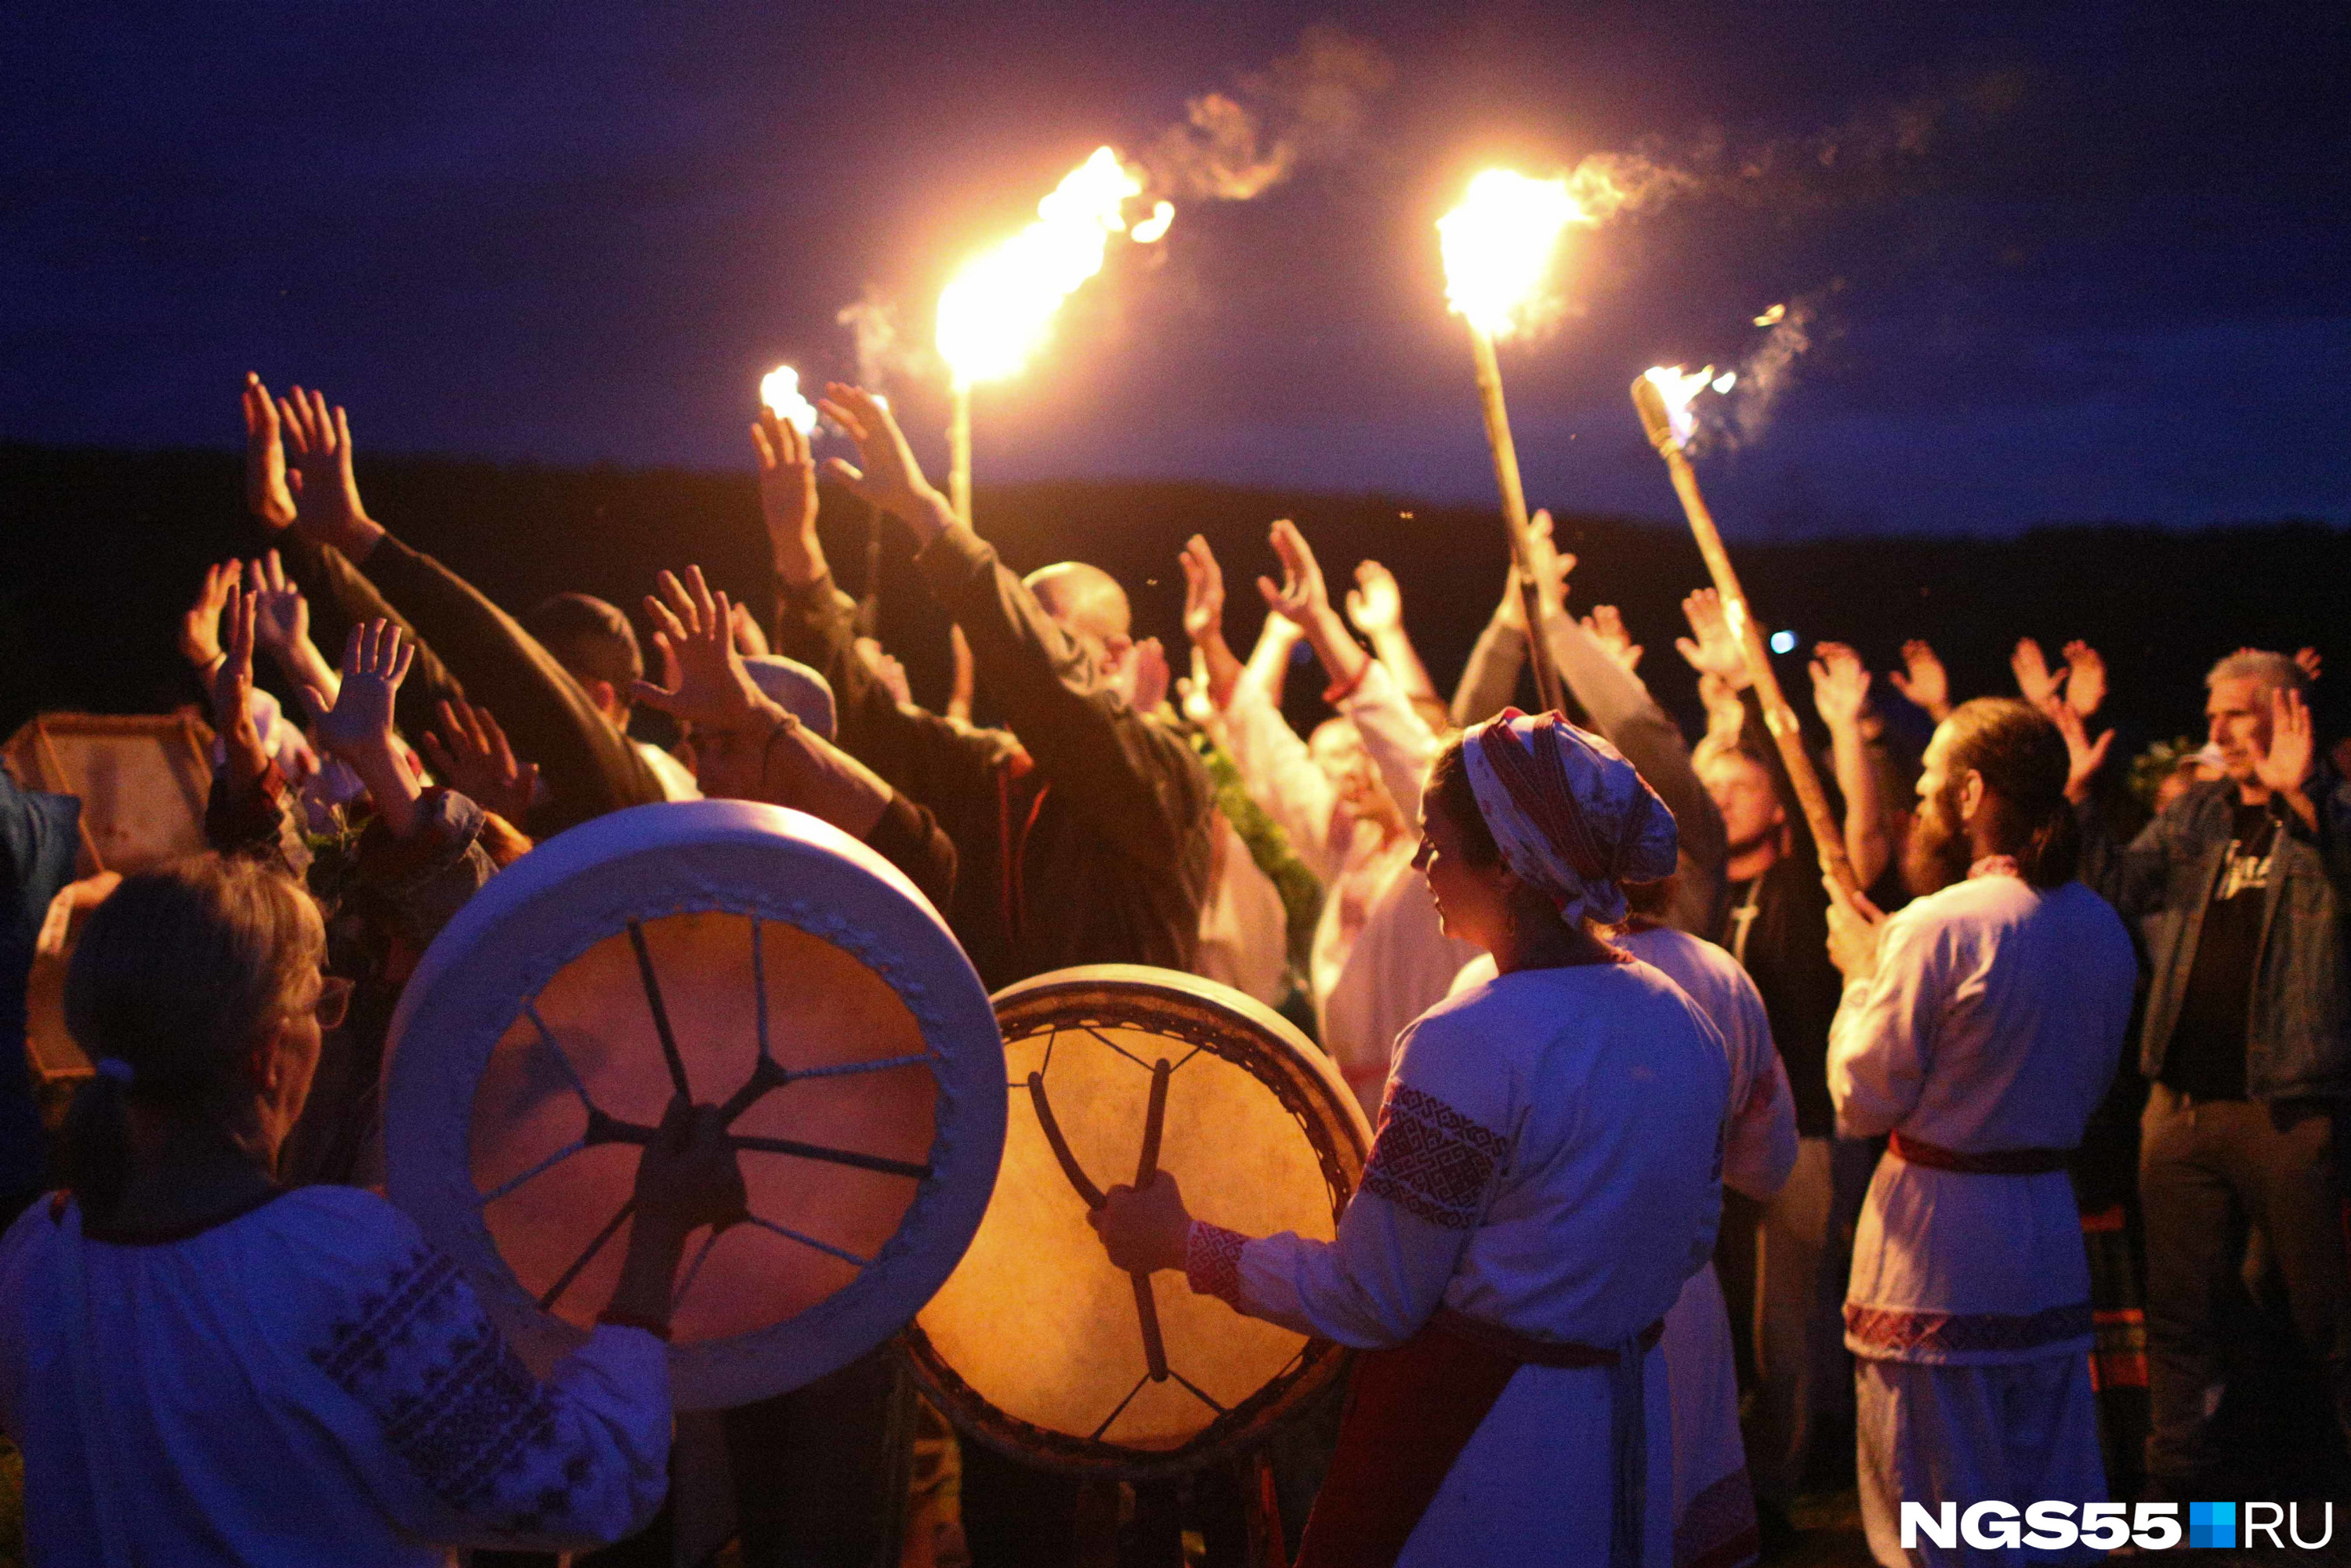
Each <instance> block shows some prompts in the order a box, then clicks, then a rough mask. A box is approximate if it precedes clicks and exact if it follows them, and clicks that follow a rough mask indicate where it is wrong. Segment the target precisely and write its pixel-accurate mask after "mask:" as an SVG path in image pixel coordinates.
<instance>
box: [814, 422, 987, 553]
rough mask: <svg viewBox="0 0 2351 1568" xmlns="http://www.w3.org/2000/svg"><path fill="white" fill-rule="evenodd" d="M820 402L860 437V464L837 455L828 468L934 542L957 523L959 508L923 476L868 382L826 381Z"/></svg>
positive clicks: (863, 497) (866, 499) (857, 494)
mask: <svg viewBox="0 0 2351 1568" xmlns="http://www.w3.org/2000/svg"><path fill="white" fill-rule="evenodd" d="M824 393H825V395H824V396H823V397H822V398H820V400H818V402H817V407H818V408H820V409H821V410H822V411H823V413H824V415H825V417H826V418H828V419H830V420H831V421H832V422H833V423H835V424H837V425H839V426H841V429H842V430H843V431H845V432H847V433H848V435H849V438H850V439H851V440H852V441H854V442H855V443H857V465H851V464H848V463H844V462H842V461H841V459H840V458H838V457H835V458H832V459H831V460H830V461H828V462H827V463H826V464H825V471H826V472H827V473H829V474H831V476H833V478H834V479H836V480H838V481H839V482H840V483H841V486H842V487H843V488H845V489H847V490H848V491H849V493H850V494H851V495H852V496H855V497H857V498H858V499H860V500H862V501H864V502H867V503H868V504H870V505H872V506H876V507H881V508H882V509H883V511H885V512H888V513H890V514H891V515H892V516H893V517H897V518H899V519H900V520H902V521H903V522H904V523H905V524H906V525H907V526H908V527H910V528H913V529H914V533H915V535H916V537H918V538H921V539H922V540H923V541H924V542H925V543H928V542H929V541H930V539H931V538H932V537H933V536H935V534H937V533H938V532H939V531H940V530H941V529H943V528H953V527H957V526H959V525H958V522H957V519H956V515H955V508H954V507H950V506H949V505H948V504H947V498H946V497H945V496H942V495H940V494H939V493H938V491H936V490H935V489H933V488H932V487H931V482H930V481H929V480H928V479H925V478H924V477H923V468H922V465H920V464H919V463H916V462H915V461H914V449H913V448H912V447H910V446H908V445H907V444H906V436H905V433H904V432H903V431H901V430H900V429H899V428H898V421H897V418H896V416H895V415H893V413H891V412H890V410H889V407H888V405H886V404H885V403H883V402H882V401H881V400H880V399H878V398H876V397H874V396H873V395H872V393H871V392H867V391H865V389H864V388H862V387H853V386H849V385H846V384H845V383H843V382H826V383H825V389H824Z"/></svg>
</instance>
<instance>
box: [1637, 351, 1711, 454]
mask: <svg viewBox="0 0 2351 1568" xmlns="http://www.w3.org/2000/svg"><path fill="white" fill-rule="evenodd" d="M1713 374H1714V367H1713V366H1712V365H1708V366H1706V367H1705V368H1704V369H1702V370H1699V371H1695V372H1693V373H1691V374H1688V375H1684V374H1683V373H1682V368H1681V367H1680V366H1679V365H1674V366H1671V367H1667V366H1665V365H1653V366H1651V367H1650V368H1649V370H1648V371H1647V372H1646V376H1645V377H1644V379H1645V380H1646V381H1647V382H1648V383H1649V384H1650V385H1651V386H1654V387H1656V389H1657V395H1658V396H1659V397H1661V398H1662V399H1664V401H1665V404H1666V417H1667V420H1668V421H1670V422H1671V423H1672V425H1673V431H1674V440H1675V441H1676V442H1677V444H1687V442H1688V441H1689V438H1690V436H1691V435H1692V434H1696V432H1697V430H1698V421H1697V420H1696V419H1695V418H1693V417H1692V416H1691V414H1690V400H1691V399H1692V398H1695V397H1697V396H1698V393H1699V392H1702V391H1704V390H1705V388H1706V384H1707V382H1708V379H1709V378H1711V377H1712V376H1713Z"/></svg>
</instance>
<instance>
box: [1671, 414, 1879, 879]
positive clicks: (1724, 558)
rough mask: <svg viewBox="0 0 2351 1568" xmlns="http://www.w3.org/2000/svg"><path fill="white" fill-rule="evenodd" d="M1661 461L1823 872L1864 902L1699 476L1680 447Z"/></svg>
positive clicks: (1673, 446) (1841, 831) (1840, 831)
mask: <svg viewBox="0 0 2351 1568" xmlns="http://www.w3.org/2000/svg"><path fill="white" fill-rule="evenodd" d="M1657 455H1659V456H1661V457H1663V458H1664V459H1665V460H1666V472H1667V474H1669V475H1671V476H1673V481H1674V493H1675V494H1676V495H1677V496H1679V497H1681V502H1682V512H1683V515H1684V516H1686V517H1688V518H1689V526H1690V532H1691V533H1693V534H1696V535H1697V536H1698V553H1699V554H1700V555H1703V556H1704V557H1706V569H1707V570H1708V572H1709V573H1710V574H1711V575H1712V576H1713V578H1714V586H1715V590H1716V591H1718V592H1719V593H1720V594H1721V595H1722V610H1723V613H1724V614H1726V615H1728V616H1729V618H1730V622H1731V625H1732V627H1733V628H1734V629H1736V631H1737V632H1738V633H1739V647H1740V652H1741V653H1745V654H1746V656H1747V674H1748V675H1749V677H1750V678H1751V679H1752V680H1753V681H1754V683H1755V692H1756V695H1758V696H1759V697H1761V699H1762V704H1763V725H1764V727H1765V728H1767V729H1769V730H1770V731H1771V744H1772V745H1774V746H1776V747H1779V748H1780V760H1781V761H1782V763H1783V764H1785V765H1786V767H1787V769H1788V781H1789V782H1790V783H1791V784H1792V785H1794V786H1795V789H1796V800H1797V802H1798V804H1799V805H1801V806H1802V808H1803V812H1804V821H1805V822H1806V823H1807V824H1808V825H1809V826H1810V827H1811V828H1812V830H1813V848H1814V849H1816V850H1817V851H1818V852H1819V853H1820V861H1821V870H1822V871H1823V873H1827V874H1828V875H1830V876H1832V877H1834V878H1835V879H1836V881H1837V884H1838V885H1839V886H1841V887H1843V888H1844V890H1845V891H1846V892H1847V893H1850V894H1854V895H1855V896H1856V897H1858V896H1860V894H1861V891H1862V890H1861V884H1860V883H1858V882H1856V881H1855V880H1854V874H1853V862H1851V861H1849V860H1847V859H1846V858H1845V852H1844V829H1842V828H1841V827H1839V826H1838V825H1837V821H1836V814H1835V813H1834V812H1833V811H1831V810H1829V798H1828V793H1827V791H1825V790H1823V789H1822V788H1821V776H1820V774H1819V772H1818V771H1817V770H1815V769H1814V768H1813V758H1812V755H1811V754H1810V753H1809V752H1807V751H1806V750H1805V749H1804V737H1803V733H1802V730H1801V729H1800V728H1799V727H1797V722H1796V712H1795V710H1794V709H1793V708H1792V707H1790V706H1788V699H1787V697H1786V695H1783V694H1782V692H1781V690H1780V678H1779V676H1778V675H1777V674H1774V673H1773V672H1772V669H1771V651H1770V650H1769V649H1767V648H1766V647H1764V645H1763V632H1762V629H1761V627H1759V626H1758V625H1757V624H1756V623H1755V616H1754V613H1753V612H1751V611H1750V609H1749V608H1748V604H1747V593H1746V591H1745V590H1744V589H1742V588H1740V586H1739V574H1738V572H1736V571H1734V570H1731V565H1730V552H1729V551H1728V550H1726V549H1723V548H1722V535H1721V534H1720V533H1719V531H1718V530H1717V529H1716V528H1715V526H1714V514H1713V513H1712V512H1710V511H1708V510H1707V505H1706V497H1704V496H1703V495H1701V494H1699V493H1698V474H1697V472H1696V471H1695V470H1693V469H1692V468H1691V467H1690V461H1689V458H1688V457H1687V456H1686V455H1684V454H1683V452H1682V449H1681V447H1680V446H1679V445H1678V444H1674V443H1671V442H1667V443H1663V444H1659V446H1658V448H1657Z"/></svg>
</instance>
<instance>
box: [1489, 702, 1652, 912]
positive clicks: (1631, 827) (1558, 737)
mask: <svg viewBox="0 0 2351 1568" xmlns="http://www.w3.org/2000/svg"><path fill="white" fill-rule="evenodd" d="M1461 758H1462V761H1463V763H1464V764H1465V765H1466V766H1467V769H1468V774H1469V789H1470V792H1471V793H1472V794H1473V795H1475V796H1476V798H1477V800H1478V814H1479V816H1481V817H1483V818H1484V819H1485V820H1486V827H1487V830H1488V831H1490V832H1491V833H1492V834H1493V835H1494V842H1495V843H1496V844H1497V845H1499V847H1500V849H1501V852H1502V861H1503V863H1504V864H1506V865H1508V866H1509V867H1510V870H1511V871H1513V872H1515V873H1517V874H1518V875H1519V877H1520V879H1521V880H1522V881H1525V882H1529V883H1533V884H1534V885H1535V886H1537V887H1540V888H1541V889H1542V890H1543V891H1544V892H1545V893H1547V894H1550V895H1551V896H1552V899H1553V901H1555V902H1556V903H1557V904H1558V905H1559V913H1560V916H1561V918H1562V919H1564V920H1568V921H1571V922H1573V921H1576V920H1580V919H1582V918H1583V916H1585V915H1590V916H1591V917H1592V918H1593V920H1596V921H1598V922H1600V923H1601V924H1602V925H1615V924H1616V923H1617V922H1619V921H1621V920H1623V919H1624V918H1625V893H1624V888H1623V885H1622V884H1623V883H1628V882H1656V880H1658V879H1659V878H1660V877H1666V876H1670V875H1672V874H1673V871H1674V857H1675V850H1676V847H1677V836H1676V833H1675V829H1674V814H1673V812H1671V811H1670V810H1667V808H1666V803H1665V802H1664V801H1663V800H1659V799H1657V792H1656V790H1654V789H1650V788H1649V786H1648V783H1647V781H1646V779H1643V778H1642V777H1641V775H1640V773H1639V771H1638V770H1636V769H1635V768H1634V766H1633V765H1632V764H1631V763H1629V762H1627V761H1625V758H1624V755H1623V754H1622V753H1620V752H1619V751H1618V750H1617V749H1616V748H1615V747H1613V746H1611V745H1609V744H1608V743H1607V742H1606V741H1604V740H1603V739H1601V738H1600V737H1598V736H1596V735H1593V734H1591V733H1589V732H1588V731H1585V730H1581V729H1578V728H1576V727H1575V726H1573V725H1572V724H1570V723H1568V722H1567V720H1566V719H1564V718H1562V717H1561V716H1559V715H1558V714H1555V713H1547V714H1544V715H1542V716H1540V717H1535V718H1530V717H1528V716H1526V715H1525V714H1523V713H1520V711H1519V710H1518V709H1517V708H1514V707H1512V708H1504V709H1503V710H1502V711H1501V713H1499V715H1497V716H1495V717H1493V718H1490V719H1489V720H1487V721H1486V722H1485V723H1484V724H1480V725H1473V726H1471V727H1469V729H1468V731H1466V732H1465V733H1464V734H1463V736H1462V737H1461Z"/></svg>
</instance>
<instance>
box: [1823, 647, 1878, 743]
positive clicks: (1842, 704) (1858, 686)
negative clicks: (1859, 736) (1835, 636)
mask: <svg viewBox="0 0 2351 1568" xmlns="http://www.w3.org/2000/svg"><path fill="white" fill-rule="evenodd" d="M1812 675H1813V706H1814V707H1815V708H1818V709H1819V710H1820V715H1821V722H1822V723H1823V724H1824V725H1826V726H1828V727H1829V728H1830V729H1831V730H1837V729H1842V728H1846V727H1854V728H1858V727H1860V724H1861V716H1862V715H1863V714H1865V713H1866V712H1867V711H1868V710H1869V670H1868V668H1867V666H1865V664H1862V662H1861V655H1860V654H1858V653H1855V652H1854V651H1853V650H1852V649H1851V648H1849V647H1847V646H1846V645H1845V644H1844V643H1814V644H1813V664H1812Z"/></svg>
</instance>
